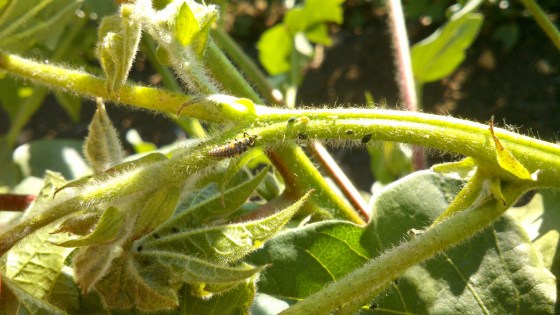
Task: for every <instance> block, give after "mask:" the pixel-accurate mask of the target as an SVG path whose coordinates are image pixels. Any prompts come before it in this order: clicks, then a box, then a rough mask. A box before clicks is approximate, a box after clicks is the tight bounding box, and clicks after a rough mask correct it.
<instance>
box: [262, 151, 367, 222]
mask: <svg viewBox="0 0 560 315" xmlns="http://www.w3.org/2000/svg"><path fill="white" fill-rule="evenodd" d="M288 148H289V150H277V151H274V152H270V153H269V154H268V156H269V158H270V159H271V161H272V162H273V163H274V165H275V166H276V167H277V168H278V171H279V172H280V173H281V174H283V178H284V180H285V181H286V187H290V188H292V189H294V190H295V192H296V195H297V196H298V197H299V192H301V191H305V190H306V189H309V188H311V187H313V188H315V189H316V191H315V193H314V195H315V196H313V197H314V199H313V200H316V204H317V205H319V206H321V207H323V208H325V209H328V210H329V212H330V213H332V214H333V216H334V217H335V218H347V219H349V220H350V221H352V222H354V223H357V224H364V223H365V222H364V219H362V218H361V217H360V216H359V215H358V214H357V213H356V211H354V208H352V207H351V206H350V204H348V203H347V202H346V200H344V199H343V198H341V197H340V196H339V195H338V194H337V193H336V192H335V191H334V190H333V189H332V188H331V187H329V185H328V183H327V182H326V181H325V179H324V178H323V176H322V175H321V173H319V171H317V169H316V168H315V166H314V165H313V163H312V162H311V161H310V160H309V158H308V157H307V155H305V152H303V150H302V149H301V148H300V147H299V146H297V145H296V144H294V143H291V144H289V145H288Z"/></svg>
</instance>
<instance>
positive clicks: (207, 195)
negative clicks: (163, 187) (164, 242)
mask: <svg viewBox="0 0 560 315" xmlns="http://www.w3.org/2000/svg"><path fill="white" fill-rule="evenodd" d="M265 175H266V172H265V171H263V172H261V173H259V174H258V175H257V176H255V177H254V178H252V179H250V180H248V181H246V182H244V183H242V184H240V185H238V186H235V187H232V188H230V189H228V190H227V191H226V192H225V193H224V194H223V195H222V194H221V193H220V192H218V191H217V190H212V191H207V190H203V191H202V192H201V193H202V198H204V199H203V201H201V202H198V203H196V202H195V200H190V201H189V202H188V203H187V204H184V205H182V206H180V207H179V209H178V210H177V212H176V215H175V216H174V217H173V218H171V219H170V220H169V221H167V222H165V223H164V224H162V225H161V226H159V227H158V228H157V229H156V230H155V231H154V232H153V233H152V235H153V234H157V235H166V234H170V233H176V232H179V231H182V230H185V229H192V228H195V227H202V226H205V225H208V224H211V223H214V224H215V223H216V221H218V220H220V219H222V220H225V218H227V217H228V216H229V215H231V214H232V213H233V212H235V211H237V209H239V207H241V205H243V204H244V203H245V202H246V201H247V199H248V198H249V196H250V195H251V194H252V193H253V192H254V191H255V189H256V187H257V186H258V185H259V184H260V182H261V181H262V180H263V178H264V176H265ZM185 206H186V207H187V208H185V209H184V208H183V207H185Z"/></svg>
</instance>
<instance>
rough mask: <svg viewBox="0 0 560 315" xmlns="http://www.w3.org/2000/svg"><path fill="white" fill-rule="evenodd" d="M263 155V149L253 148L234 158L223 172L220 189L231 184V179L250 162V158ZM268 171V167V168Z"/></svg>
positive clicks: (222, 189)
mask: <svg viewBox="0 0 560 315" xmlns="http://www.w3.org/2000/svg"><path fill="white" fill-rule="evenodd" d="M260 155H263V152H262V151H261V150H251V151H250V152H247V153H245V154H242V155H241V156H239V157H236V158H233V159H231V160H230V161H229V165H228V167H227V169H226V172H225V173H224V174H223V179H222V181H221V182H220V189H221V191H224V189H225V188H226V187H227V186H229V184H230V182H231V180H232V179H233V178H234V177H235V175H236V174H237V173H238V172H239V171H240V170H241V169H243V167H244V166H245V165H246V164H247V163H249V161H250V160H252V159H254V158H255V157H257V156H260ZM267 171H268V168H267Z"/></svg>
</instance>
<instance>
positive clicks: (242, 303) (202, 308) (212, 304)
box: [182, 279, 256, 315]
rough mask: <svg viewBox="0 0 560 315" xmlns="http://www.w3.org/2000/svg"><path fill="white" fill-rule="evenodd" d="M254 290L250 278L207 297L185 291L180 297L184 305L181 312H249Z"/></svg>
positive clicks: (212, 314) (211, 314)
mask: <svg viewBox="0 0 560 315" xmlns="http://www.w3.org/2000/svg"><path fill="white" fill-rule="evenodd" d="M255 291H256V288H255V281H254V279H250V280H248V281H244V282H242V283H240V284H239V285H237V286H236V287H235V288H233V289H231V290H229V291H227V292H225V293H222V294H219V295H214V296H212V297H211V298H209V299H201V298H199V297H197V296H194V295H192V294H188V292H187V293H185V296H184V297H183V299H182V300H183V304H184V305H185V312H184V313H183V314H206V315H214V314H215V315H222V314H251V313H250V312H249V308H250V307H251V302H252V301H253V298H254V296H255Z"/></svg>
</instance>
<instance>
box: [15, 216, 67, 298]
mask: <svg viewBox="0 0 560 315" xmlns="http://www.w3.org/2000/svg"><path fill="white" fill-rule="evenodd" d="M51 230H52V227H45V228H43V229H40V230H38V231H36V232H35V233H33V234H31V235H30V236H28V237H26V238H24V239H23V240H22V241H21V242H19V243H18V245H16V246H15V247H13V248H12V249H10V251H9V252H8V253H7V256H6V265H5V270H6V272H5V274H6V277H7V278H10V280H11V281H13V282H14V283H17V285H18V287H19V288H21V290H25V291H26V292H27V293H28V294H31V295H33V296H35V297H37V298H39V299H46V298H47V297H48V296H49V295H50V294H51V292H52V290H53V287H54V285H55V283H56V281H57V279H58V277H59V275H60V273H61V271H62V268H63V267H64V262H65V260H66V258H67V257H68V255H70V253H71V252H72V251H73V249H72V248H64V247H59V246H55V245H53V244H52V243H53V242H57V241H59V240H61V239H62V238H63V237H64V236H60V235H52V234H50V231H51Z"/></svg>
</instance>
